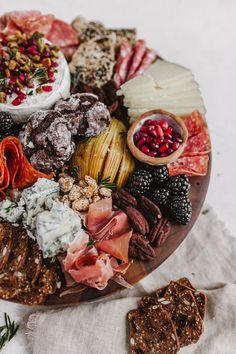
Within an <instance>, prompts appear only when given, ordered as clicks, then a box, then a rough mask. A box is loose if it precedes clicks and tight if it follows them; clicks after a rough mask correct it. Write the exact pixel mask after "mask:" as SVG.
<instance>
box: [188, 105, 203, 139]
mask: <svg viewBox="0 0 236 354" xmlns="http://www.w3.org/2000/svg"><path fill="white" fill-rule="evenodd" d="M184 123H185V125H186V127H187V129H188V136H189V137H191V136H193V135H196V134H198V133H200V132H201V131H202V130H204V128H206V129H207V125H206V122H205V120H204V118H203V116H202V114H201V113H200V112H198V111H193V112H192V113H191V114H190V115H189V116H188V117H186V118H185V119H184Z"/></svg>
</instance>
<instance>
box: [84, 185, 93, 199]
mask: <svg viewBox="0 0 236 354" xmlns="http://www.w3.org/2000/svg"><path fill="white" fill-rule="evenodd" d="M95 190H96V187H94V186H87V187H84V188H83V189H82V190H81V193H82V194H83V195H84V196H85V197H86V198H92V197H93V195H94V191H95Z"/></svg>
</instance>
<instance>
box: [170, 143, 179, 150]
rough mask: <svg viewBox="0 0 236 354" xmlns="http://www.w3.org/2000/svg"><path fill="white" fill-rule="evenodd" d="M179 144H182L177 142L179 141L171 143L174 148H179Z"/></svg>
mask: <svg viewBox="0 0 236 354" xmlns="http://www.w3.org/2000/svg"><path fill="white" fill-rule="evenodd" d="M179 146H180V143H177V142H175V143H173V144H172V145H171V147H172V149H173V150H178V148H179Z"/></svg>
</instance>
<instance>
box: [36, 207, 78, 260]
mask: <svg viewBox="0 0 236 354" xmlns="http://www.w3.org/2000/svg"><path fill="white" fill-rule="evenodd" d="M81 227H82V224H81V219H80V217H79V216H78V214H77V213H76V212H74V211H73V210H72V209H71V208H69V207H68V206H66V205H65V204H63V203H61V202H58V201H54V202H53V205H52V208H51V210H45V211H43V212H41V213H39V214H38V215H37V218H36V239H37V242H38V244H39V248H40V249H41V250H42V252H43V256H44V257H45V258H46V257H53V256H55V255H56V254H58V253H59V252H60V251H65V250H66V249H67V248H68V246H69V244H70V243H71V242H72V241H73V240H74V238H75V236H76V234H77V233H78V232H79V231H80V230H81Z"/></svg>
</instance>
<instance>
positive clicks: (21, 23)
mask: <svg viewBox="0 0 236 354" xmlns="http://www.w3.org/2000/svg"><path fill="white" fill-rule="evenodd" d="M54 18H55V17H54V15H42V14H41V12H39V11H26V12H21V11H19V12H18V13H16V14H12V15H10V20H11V21H12V22H13V23H14V24H15V25H16V27H18V28H19V29H20V30H21V31H22V32H25V33H30V32H40V33H43V34H44V35H45V36H46V35H47V34H48V33H49V31H50V29H51V27H52V24H53V21H54Z"/></svg>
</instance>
